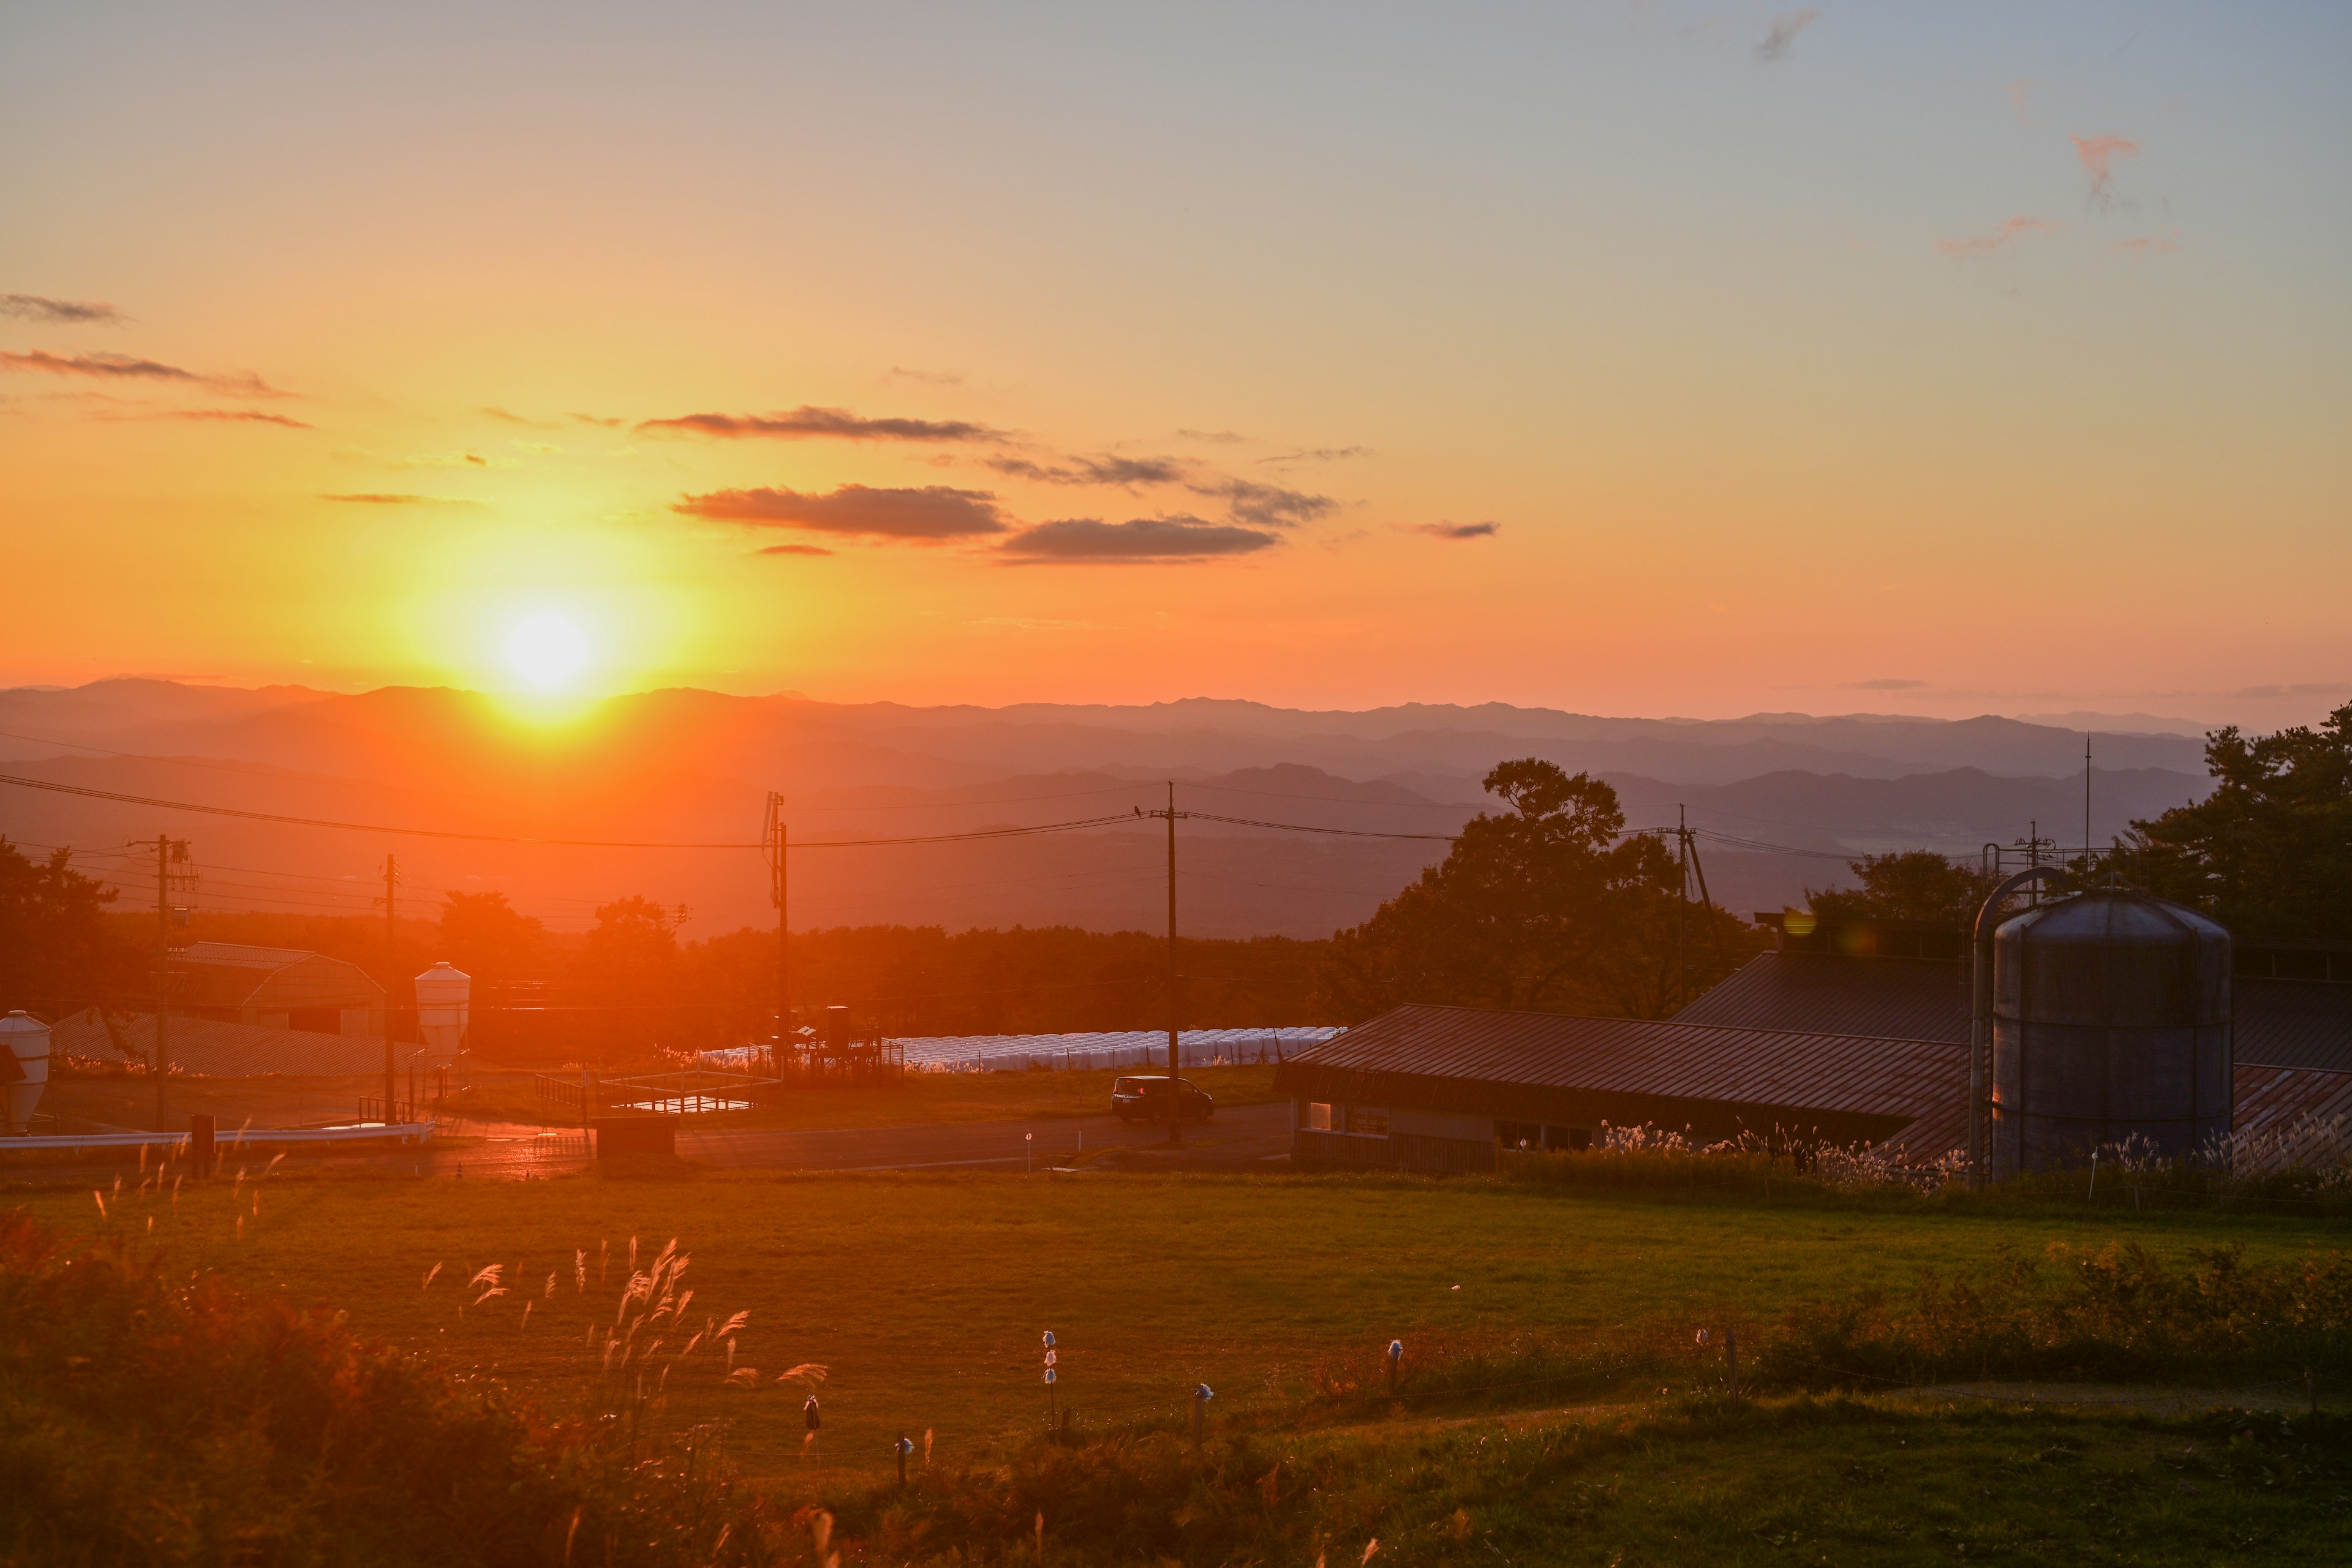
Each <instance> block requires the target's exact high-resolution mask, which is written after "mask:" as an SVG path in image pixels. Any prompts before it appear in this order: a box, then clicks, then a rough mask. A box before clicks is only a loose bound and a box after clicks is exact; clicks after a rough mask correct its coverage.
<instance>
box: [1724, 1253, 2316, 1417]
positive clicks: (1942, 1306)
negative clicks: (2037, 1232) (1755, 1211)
mask: <svg viewBox="0 0 2352 1568" xmlns="http://www.w3.org/2000/svg"><path fill="white" fill-rule="evenodd" d="M1750 1364H1751V1365H1752V1367H1753V1369H1754V1370H1753V1373H1752V1375H1753V1376H1754V1377H1755V1378H1756V1380H1757V1381H1758V1382H1759V1384H1767V1385H1769V1384H1775V1383H1777V1384H1782V1385H1787V1386H1796V1387H1811V1388H1820V1387H1829V1386H1840V1385H1843V1386H1857V1385H1858V1386H1863V1387H1867V1386H1870V1385H1871V1384H1895V1383H1915V1382H1926V1381H1931V1380H1935V1379H1942V1378H1955V1377H1978V1378H1984V1377H2001V1378H2033V1379H2062V1380H2116V1381H2121V1380H2146V1379H2157V1380H2187V1381H2197V1382H2202V1381H2210V1380H2212V1379H2215V1378H2235V1377H2299V1376H2300V1375H2301V1374H2302V1373H2303V1372H2304V1371H2305V1369H2306V1368H2310V1369H2313V1370H2316V1371H2320V1372H2326V1373H2341V1372H2343V1371H2345V1370H2347V1369H2352V1261H2347V1259H2346V1258H2345V1257H2344V1256H2343V1255H2342V1254H2341V1253H2336V1252H2330V1253H2327V1254H2325V1255H2318V1254H2314V1255H2312V1256H2310V1257H2306V1258H2304V1259H2302V1260H2301V1261H2300V1262H2297V1263H2294V1264H2271V1265H2252V1264H2248V1263H2247V1262H2246V1261H2245V1260H2244V1258H2243V1255H2242V1249H2241V1248H2239V1247H2204V1248H2192V1249H2191V1250H2190V1251H2189V1255H2188V1258H2187V1260H2186V1262H2185V1263H2183V1264H2181V1265H2179V1266H2175V1265H2172V1264H2168V1263H2167V1262H2166V1261H2165V1260H2164V1259H2163V1258H2160V1257H2158V1256H2157V1255H2155V1254H2153V1253H2151V1252H2149V1251H2147V1249H2146V1248H2145V1247H2141V1246H2140V1245H2139V1244H2137V1242H2131V1243H2120V1242H2109V1243H2107V1245H2106V1246H2105V1247H2101V1248H2099V1249H2098V1250H2097V1251H2091V1250H2088V1249H2085V1248H2078V1247H2067V1246H2066V1245H2064V1244H2063V1243H2059V1244H2054V1245H2053V1246H2052V1247H2050V1249H2049V1250H2048V1251H2047V1252H2046V1253H2044V1254H2043V1255H2042V1257H2041V1258H2016V1257H2013V1256H2012V1257H2010V1258H2006V1259H2005V1260H2004V1262H2003V1263H2002V1264H2001V1265H2000V1267H1999V1268H1995V1269H1994V1270H1993V1271H1992V1272H1991V1273H1990V1274H1989V1275H1987V1276H1985V1277H1983V1278H1981V1279H1945V1278H1943V1277H1942V1276H1940V1275H1937V1274H1936V1273H1933V1272H1929V1273H1927V1274H1926V1275H1923V1276H1922V1277H1921V1278H1920V1279H1919V1281H1918V1283H1917V1284H1916V1286H1914V1287H1913V1288H1912V1289H1911V1290H1910V1291H1909V1292H1907V1293H1906V1294H1904V1295H1899V1296H1898V1295H1896V1294H1895V1293H1892V1292H1888V1291H1884V1290H1874V1291H1867V1292H1864V1294H1862V1295H1860V1296H1858V1297H1856V1298H1855V1299H1854V1300H1852V1301H1849V1302H1846V1303H1843V1304H1842V1305H1825V1304H1819V1303H1816V1304H1811V1305H1806V1306H1802V1307H1797V1308H1792V1309H1790V1311H1789V1313H1788V1315H1787V1316H1786V1318H1785V1319H1784V1320H1783V1321H1782V1322H1781V1324H1780V1328H1779V1330H1778V1331H1777V1332H1775V1333H1773V1334H1770V1335H1768V1336H1760V1337H1759V1340H1758V1342H1757V1344H1756V1350H1755V1352H1754V1353H1753V1356H1752V1360H1751V1363H1750Z"/></svg>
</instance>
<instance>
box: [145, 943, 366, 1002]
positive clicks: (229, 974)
mask: <svg viewBox="0 0 2352 1568" xmlns="http://www.w3.org/2000/svg"><path fill="white" fill-rule="evenodd" d="M172 1001H173V1005H174V1006H179V1007H238V1008H242V1007H254V1006H260V1007H268V1008H273V1009H275V1008H280V1007H286V1008H293V1007H362V1006H371V1005H379V1004H381V1003H382V1002H383V986H381V985H378V984H376V983H375V982H374V981H373V980H372V979H370V978H369V977H368V973H367V971H365V970H363V969H362V968H361V967H360V966H359V965H357V964H355V963H349V962H347V961H346V960H343V959H340V958H329V957H328V956H327V955H326V954H324V953H320V952H308V951H305V950H304V949H301V948H295V947H247V946H246V945H244V944H243V943H241V942H192V943H190V944H189V945H188V947H187V948H185V949H184V951H182V952H178V953H175V954H173V959H172Z"/></svg>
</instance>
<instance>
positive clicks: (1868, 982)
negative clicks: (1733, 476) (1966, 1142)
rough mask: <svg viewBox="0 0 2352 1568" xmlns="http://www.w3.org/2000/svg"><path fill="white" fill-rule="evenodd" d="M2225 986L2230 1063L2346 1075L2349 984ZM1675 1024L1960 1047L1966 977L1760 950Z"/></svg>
mask: <svg viewBox="0 0 2352 1568" xmlns="http://www.w3.org/2000/svg"><path fill="white" fill-rule="evenodd" d="M2233 986H2234V997H2233V1003H2232V1010H2233V1012H2234V1013H2235V1016H2236V1027H2235V1029H2234V1031H2233V1033H2234V1036H2235V1040H2236V1056H2237V1059H2238V1060H2239V1061H2241V1062H2245V1063H2252V1064H2256V1065H2260V1066H2263V1067H2281V1068H2326V1069H2327V1070H2329V1071H2333V1072H2346V1071H2352V985H2347V984H2342V983H2341V982H2336V983H2333V984H2331V983H2328V982H2326V981H2318V980H2274V979H2271V978H2268V977H2266V976H2261V975H2252V974H2241V975H2239V976H2237V978H2236V980H2235V981H2234V982H2233ZM1675 1022H1676V1023H1678V1024H1709V1025H1717V1026H1733V1027H1743V1028H1759V1029H1799V1030H1814V1029H1821V1030H1831V1031H1834V1032H1838V1033H1843V1034H1854V1035H1869V1036H1874V1037H1885V1038H1890V1039H1922V1040H1949V1041H1953V1042H1956V1043H1958V1044H1963V1045H1965V1044H1966V1043H1967V1041H1968V1037H1969V970H1968V965H1966V964H1964V963H1948V962H1944V961H1939V960H1936V959H1918V958H1871V957H1849V956H1847V955H1845V954H1842V953H1826V952H1765V953H1759V955H1758V956H1756V957H1755V958H1753V959H1750V960H1749V961H1748V963H1746V964H1744V965H1742V966H1741V967H1740V968H1739V970H1738V972H1737V973H1733V974H1732V975H1730V976H1729V977H1728V978H1727V979H1726V980H1724V981H1723V982H1722V983H1721V984H1718V985H1717V986H1716V987H1715V988H1714V989H1713V990H1710V991H1709V992H1707V993H1706V994H1705V995H1704V996H1701V997H1700V998H1699V999H1698V1000H1697V1001H1696V1002H1694V1003H1692V1004H1691V1005H1689V1006H1687V1007H1685V1008H1684V1009H1683V1010H1682V1011H1681V1012H1679V1013H1677V1014H1675Z"/></svg>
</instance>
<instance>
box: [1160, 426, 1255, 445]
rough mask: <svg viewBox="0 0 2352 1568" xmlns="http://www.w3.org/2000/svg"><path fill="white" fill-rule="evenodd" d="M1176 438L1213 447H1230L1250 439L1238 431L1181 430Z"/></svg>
mask: <svg viewBox="0 0 2352 1568" xmlns="http://www.w3.org/2000/svg"><path fill="white" fill-rule="evenodd" d="M1176 437H1177V439H1178V440H1180V441H1206V442H1207V443H1209V445H1211V446H1213V447H1230V446H1233V445H1234V443H1236V442H1240V441H1246V440H1248V439H1249V437H1246V436H1244V435H1243V434H1242V433H1241V432H1240V431H1238V430H1179V431H1177V432H1176Z"/></svg>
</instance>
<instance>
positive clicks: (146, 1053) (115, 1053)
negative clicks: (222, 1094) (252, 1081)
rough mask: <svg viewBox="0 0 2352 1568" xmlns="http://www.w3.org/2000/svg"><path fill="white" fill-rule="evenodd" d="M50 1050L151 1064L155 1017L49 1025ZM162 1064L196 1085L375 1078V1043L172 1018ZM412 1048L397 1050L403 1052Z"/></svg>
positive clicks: (111, 1015)
mask: <svg viewBox="0 0 2352 1568" xmlns="http://www.w3.org/2000/svg"><path fill="white" fill-rule="evenodd" d="M50 1040H51V1046H50V1048H51V1049H52V1050H55V1051H57V1052H58V1054H60V1055H63V1056H73V1057H80V1058H86V1059H87V1060H89V1061H92V1062H98V1063H102V1064H113V1063H117V1062H136V1063H139V1064H141V1065H142V1066H146V1065H150V1064H152V1062H153V1061H154V1059H155V1015H154V1014H152V1013H118V1012H113V1011H111V1010H102V1009H100V1008H97V1007H85V1008H83V1009H82V1010H81V1011H80V1012H79V1013H72V1014H68V1016H65V1017H63V1018H60V1019H58V1021H57V1024H56V1025H55V1026H53V1027H52V1029H51V1030H50ZM169 1048H170V1056H171V1061H172V1068H173V1071H174V1072H184V1073H194V1074H196V1075H198V1076H199V1077H204V1078H247V1077H252V1076H256V1075H259V1074H268V1073H284V1074H292V1075H295V1076H299V1077H315V1078H347V1077H355V1076H366V1077H371V1078H373V1077H374V1076H375V1075H377V1074H380V1073H382V1072H383V1037H381V1036H369V1035H329V1034H322V1033H320V1032H318V1031H315V1030H310V1029H281V1028H276V1027H272V1026H267V1025H262V1024H231V1023H222V1022H220V1021H218V1020H217V1019H212V1018H189V1017H183V1016H180V1015H178V1014H174V1015H173V1017H172V1028H171V1035H170V1047H169ZM413 1049H414V1047H404V1052H405V1051H409V1050H413Z"/></svg>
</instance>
